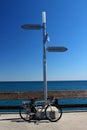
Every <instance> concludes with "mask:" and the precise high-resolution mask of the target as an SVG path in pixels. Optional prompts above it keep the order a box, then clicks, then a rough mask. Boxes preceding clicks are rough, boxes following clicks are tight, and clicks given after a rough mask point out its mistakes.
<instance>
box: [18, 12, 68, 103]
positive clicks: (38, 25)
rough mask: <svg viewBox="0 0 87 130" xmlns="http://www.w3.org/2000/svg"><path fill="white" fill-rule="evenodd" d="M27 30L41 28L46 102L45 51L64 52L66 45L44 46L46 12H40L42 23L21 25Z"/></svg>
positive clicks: (46, 35)
mask: <svg viewBox="0 0 87 130" xmlns="http://www.w3.org/2000/svg"><path fill="white" fill-rule="evenodd" d="M21 27H22V28H23V29H27V30H41V29H42V30H43V81H44V100H45V102H47V78H46V76H47V74H46V73H47V72H46V51H48V52H65V51H67V48H66V47H48V48H46V42H47V40H48V34H47V33H46V12H42V25H40V24H24V25H22V26H21Z"/></svg>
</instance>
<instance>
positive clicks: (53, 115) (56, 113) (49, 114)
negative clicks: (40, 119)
mask: <svg viewBox="0 0 87 130" xmlns="http://www.w3.org/2000/svg"><path fill="white" fill-rule="evenodd" d="M45 114H46V118H47V119H48V120H50V121H51V122H56V121H58V120H59V119H60V118H61V117H62V109H61V108H60V107H57V106H55V105H48V106H47V107H46V109H45Z"/></svg>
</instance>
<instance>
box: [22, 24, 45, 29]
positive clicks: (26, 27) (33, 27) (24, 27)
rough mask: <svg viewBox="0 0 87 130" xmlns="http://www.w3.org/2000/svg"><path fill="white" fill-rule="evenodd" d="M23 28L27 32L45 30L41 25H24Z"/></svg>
mask: <svg viewBox="0 0 87 130" xmlns="http://www.w3.org/2000/svg"><path fill="white" fill-rule="evenodd" d="M21 28H23V29H27V30H40V29H42V28H43V26H41V25H40V24H24V25H22V26H21Z"/></svg>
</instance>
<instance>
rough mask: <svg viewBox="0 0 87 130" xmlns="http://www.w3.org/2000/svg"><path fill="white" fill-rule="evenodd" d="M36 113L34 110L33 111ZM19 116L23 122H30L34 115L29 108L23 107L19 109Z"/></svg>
mask: <svg viewBox="0 0 87 130" xmlns="http://www.w3.org/2000/svg"><path fill="white" fill-rule="evenodd" d="M35 111H36V110H35ZM19 115H20V117H21V118H22V119H23V120H25V121H30V120H31V119H33V118H34V116H35V113H34V112H33V113H32V112H31V108H30V107H29V108H24V107H23V106H21V107H20V109H19Z"/></svg>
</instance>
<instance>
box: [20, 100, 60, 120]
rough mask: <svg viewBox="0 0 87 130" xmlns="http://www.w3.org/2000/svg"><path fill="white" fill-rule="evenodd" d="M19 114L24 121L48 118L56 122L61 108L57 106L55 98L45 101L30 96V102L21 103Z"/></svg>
mask: <svg viewBox="0 0 87 130" xmlns="http://www.w3.org/2000/svg"><path fill="white" fill-rule="evenodd" d="M19 114H20V117H21V118H22V119H23V120H25V121H31V120H35V119H36V120H41V119H48V120H49V121H51V122H56V121H58V120H59V119H60V118H61V117H62V109H61V108H60V107H59V105H58V103H57V99H54V100H53V99H52V98H50V99H49V100H47V102H45V101H36V99H35V98H32V99H31V100H30V102H23V103H22V106H21V107H20V110H19Z"/></svg>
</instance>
